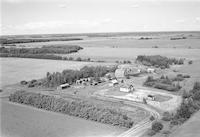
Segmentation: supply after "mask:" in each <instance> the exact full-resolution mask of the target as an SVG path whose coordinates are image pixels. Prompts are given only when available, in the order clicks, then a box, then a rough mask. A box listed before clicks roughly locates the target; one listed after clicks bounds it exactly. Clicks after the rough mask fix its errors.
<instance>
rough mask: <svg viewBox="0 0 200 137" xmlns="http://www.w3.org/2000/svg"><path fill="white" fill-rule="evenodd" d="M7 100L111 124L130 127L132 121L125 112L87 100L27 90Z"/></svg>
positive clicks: (12, 95) (18, 92)
mask: <svg viewBox="0 0 200 137" xmlns="http://www.w3.org/2000/svg"><path fill="white" fill-rule="evenodd" d="M9 101H12V102H17V103H21V104H26V105H30V106H34V107H36V108H40V109H45V110H48V111H54V112H60V113H63V114H67V115H70V116H76V117H80V118H84V119H88V120H92V121H97V122H101V123H105V124H110V125H113V126H121V127H126V128H131V127H132V125H133V121H132V119H131V118H130V117H128V116H127V114H126V113H125V112H123V111H122V110H119V109H115V108H110V107H109V108H108V107H106V106H103V105H97V104H96V105H94V104H92V103H91V102H89V101H81V100H66V99H62V98H56V97H54V96H49V95H42V94H39V93H32V92H27V91H17V92H15V93H13V94H11V95H10V96H9Z"/></svg>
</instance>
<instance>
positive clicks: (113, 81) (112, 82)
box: [109, 79, 118, 86]
mask: <svg viewBox="0 0 200 137" xmlns="http://www.w3.org/2000/svg"><path fill="white" fill-rule="evenodd" d="M117 84H118V81H117V80H116V79H113V80H111V83H109V86H115V85H117Z"/></svg>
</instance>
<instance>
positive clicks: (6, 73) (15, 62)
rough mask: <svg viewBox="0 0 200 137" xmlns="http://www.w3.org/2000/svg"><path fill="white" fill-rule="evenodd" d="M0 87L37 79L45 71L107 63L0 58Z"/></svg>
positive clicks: (44, 73) (44, 74)
mask: <svg viewBox="0 0 200 137" xmlns="http://www.w3.org/2000/svg"><path fill="white" fill-rule="evenodd" d="M0 62H1V68H0V69H1V73H0V78H1V80H0V87H1V88H2V87H3V86H5V85H10V84H15V83H17V82H20V81H21V80H31V79H39V78H42V77H44V76H46V73H47V72H56V71H63V70H64V69H80V68H81V67H83V66H85V65H100V64H101V65H108V64H107V63H103V64H102V63H91V62H77V61H61V60H44V59H23V58H0Z"/></svg>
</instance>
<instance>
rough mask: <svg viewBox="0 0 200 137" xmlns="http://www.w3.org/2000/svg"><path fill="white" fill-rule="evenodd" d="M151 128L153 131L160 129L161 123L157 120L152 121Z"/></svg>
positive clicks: (161, 127)
mask: <svg viewBox="0 0 200 137" xmlns="http://www.w3.org/2000/svg"><path fill="white" fill-rule="evenodd" d="M151 129H152V130H154V131H155V132H159V131H160V130H162V129H163V124H162V123H161V122H159V121H156V122H153V124H152V126H151Z"/></svg>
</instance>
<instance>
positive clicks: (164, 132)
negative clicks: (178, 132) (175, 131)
mask: <svg viewBox="0 0 200 137" xmlns="http://www.w3.org/2000/svg"><path fill="white" fill-rule="evenodd" d="M162 133H163V134H165V135H169V134H170V133H171V132H170V131H169V130H164V131H163V132H162Z"/></svg>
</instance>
